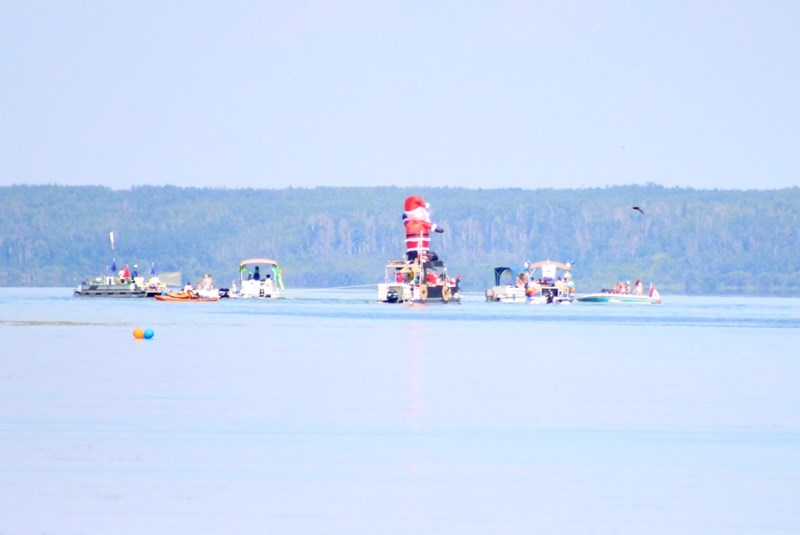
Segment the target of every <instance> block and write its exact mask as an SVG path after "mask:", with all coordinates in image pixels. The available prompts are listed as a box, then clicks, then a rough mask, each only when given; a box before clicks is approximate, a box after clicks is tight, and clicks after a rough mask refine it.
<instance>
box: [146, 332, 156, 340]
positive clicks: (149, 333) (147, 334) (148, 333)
mask: <svg viewBox="0 0 800 535" xmlns="http://www.w3.org/2000/svg"><path fill="white" fill-rule="evenodd" d="M154 334H156V333H154V332H153V329H145V330H144V338H145V340H150V339H151V338H152V337H153V335H154Z"/></svg>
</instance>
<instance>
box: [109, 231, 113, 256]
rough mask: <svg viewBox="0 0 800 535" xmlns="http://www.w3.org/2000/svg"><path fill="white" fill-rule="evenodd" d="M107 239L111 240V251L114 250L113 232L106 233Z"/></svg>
mask: <svg viewBox="0 0 800 535" xmlns="http://www.w3.org/2000/svg"><path fill="white" fill-rule="evenodd" d="M108 238H109V239H110V240H111V250H112V251H113V250H114V231H113V230H112V231H111V232H109V233H108Z"/></svg>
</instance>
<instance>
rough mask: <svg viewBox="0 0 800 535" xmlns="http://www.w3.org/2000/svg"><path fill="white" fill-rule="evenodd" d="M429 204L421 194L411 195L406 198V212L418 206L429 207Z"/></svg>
mask: <svg viewBox="0 0 800 535" xmlns="http://www.w3.org/2000/svg"><path fill="white" fill-rule="evenodd" d="M428 207H429V205H428V203H426V202H425V201H424V200H422V197H420V196H419V195H411V196H410V197H407V198H406V204H405V210H406V212H410V211H411V210H415V209H417V208H428Z"/></svg>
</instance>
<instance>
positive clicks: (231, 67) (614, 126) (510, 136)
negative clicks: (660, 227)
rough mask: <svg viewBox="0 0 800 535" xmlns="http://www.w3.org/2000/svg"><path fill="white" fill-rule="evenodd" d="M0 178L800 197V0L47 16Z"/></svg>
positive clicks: (117, 6)
mask: <svg viewBox="0 0 800 535" xmlns="http://www.w3.org/2000/svg"><path fill="white" fill-rule="evenodd" d="M3 15H4V16H3V17H2V19H0V30H1V31H0V44H2V47H3V50H4V54H3V57H2V58H0V73H2V75H3V79H5V80H6V83H5V84H3V86H2V88H0V95H2V98H0V112H1V113H2V116H3V127H2V129H0V185H11V184H56V185H68V186H69V185H102V186H107V187H111V188H114V189H130V188H131V187H136V186H146V185H175V186H178V187H190V186H196V187H209V188H222V187H226V188H229V189H242V188H259V189H261V188H266V189H284V188H288V187H297V188H313V187H326V186H344V187H369V186H398V187H406V186H410V187H423V186H427V187H435V186H448V187H465V188H470V189H478V188H482V189H495V188H522V189H541V188H557V189H576V188H594V187H606V186H626V185H646V184H657V185H662V186H664V187H682V188H693V189H735V190H750V189H781V188H787V187H794V186H796V185H797V177H798V176H800V151H798V150H797V135H796V125H797V124H799V123H800V106H798V105H797V103H796V95H797V94H800V80H799V79H798V76H797V74H796V73H797V72H800V70H799V69H798V66H799V65H798V63H800V61H799V60H798V58H797V55H796V53H795V51H796V50H797V49H798V48H800V46H799V45H800V4H798V3H796V2H790V1H788V0H778V1H773V2H768V3H759V2H753V1H744V2H738V3H731V2H726V1H722V0H710V1H707V2H702V3H698V2H687V1H677V2H670V3H666V4H660V3H635V2H634V3H629V2H621V1H611V2H603V3H593V2H580V1H568V2H558V3H556V4H553V3H545V2H518V1H504V2H487V3H474V4H463V3H458V2H450V1H446V2H438V3H433V4H430V3H423V2H407V3H402V4H392V3H371V2H360V1H334V2H318V1H298V2H291V3H276V2H267V3H249V2H234V3H232V4H226V5H216V4H205V3H203V4H193V3H188V2H187V3H182V2H175V3H167V4H163V3H156V2H152V1H145V2H139V3H136V4H133V3H125V2H122V3H104V2H97V1H89V2H84V3H80V4H58V3H32V2H19V1H12V2H10V3H8V4H6V5H5V6H4V10H3Z"/></svg>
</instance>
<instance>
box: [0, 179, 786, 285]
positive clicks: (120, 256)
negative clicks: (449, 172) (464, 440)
mask: <svg viewBox="0 0 800 535" xmlns="http://www.w3.org/2000/svg"><path fill="white" fill-rule="evenodd" d="M411 194H419V195H422V196H423V197H424V198H425V200H426V201H428V202H429V203H430V204H431V211H432V219H433V221H434V222H436V223H438V224H440V225H441V226H442V227H444V229H445V233H444V234H435V235H434V236H433V245H432V249H433V250H435V251H436V252H437V253H438V254H439V256H440V257H441V258H442V259H443V260H445V261H446V262H447V264H448V267H449V270H450V274H451V275H456V274H460V275H461V276H462V287H463V288H464V289H465V290H466V291H477V292H482V291H483V290H484V289H486V288H487V287H489V286H491V285H492V283H493V268H494V267H495V266H501V265H502V266H510V267H512V268H513V269H515V270H518V269H521V268H522V264H523V263H524V262H525V261H526V260H529V261H537V260H545V259H551V260H557V261H561V262H567V261H570V262H572V263H573V264H574V277H575V281H576V284H577V291H578V292H589V291H595V290H599V289H600V288H603V287H609V286H611V285H613V284H615V283H616V282H617V281H625V280H634V279H635V278H641V279H642V280H643V281H644V282H645V285H647V284H649V283H650V282H654V283H656V285H657V286H658V287H659V290H660V291H661V293H662V295H667V294H670V293H673V294H689V295H692V294H706V295H730V294H745V295H792V296H797V295H799V294H800V272H798V269H797V266H798V265H799V264H800V249H799V248H798V244H800V241H799V239H798V238H800V230H798V229H800V188H788V189H781V190H748V191H740V190H694V189H687V188H665V187H662V186H658V185H653V184H650V185H645V186H615V187H605V188H586V189H571V190H556V189H539V190H524V189H478V190H474V189H465V188H442V187H438V188H400V187H374V188H352V187H348V188H331V187H325V188H288V189H279V190H272V189H208V188H178V187H174V186H163V187H156V186H145V187H136V188H133V189H131V190H122V191H120V190H112V189H109V188H105V187H100V186H90V187H73V186H55V185H50V186H24V185H16V186H4V187H0V202H2V210H0V285H2V286H73V285H76V284H77V283H78V282H80V281H81V280H82V279H84V278H87V277H93V276H97V275H100V274H103V273H107V272H108V270H109V266H110V264H111V262H112V260H114V261H115V262H116V264H117V265H120V266H121V265H123V264H126V263H127V264H129V265H131V266H132V265H133V264H134V263H138V264H139V266H140V271H141V272H145V273H146V272H147V271H148V270H149V269H150V266H151V263H155V265H156V269H157V271H158V272H167V271H179V272H181V273H182V274H183V277H184V279H185V280H191V281H196V280H197V279H199V278H200V277H202V275H203V274H204V273H212V274H213V275H214V276H215V278H216V280H217V282H218V284H219V285H226V283H229V281H230V280H232V279H233V278H235V277H236V276H237V273H238V271H237V267H238V263H239V261H241V260H242V259H245V258H248V257H258V256H264V257H270V258H274V259H275V260H277V261H278V262H279V263H280V264H281V266H282V268H283V271H284V280H285V283H286V285H287V287H290V288H291V287H295V288H328V287H342V286H360V285H369V284H375V283H377V282H379V281H381V280H382V278H383V267H384V264H385V263H386V261H387V260H393V259H400V258H401V257H402V254H403V252H404V237H405V236H404V230H403V225H402V219H401V216H402V213H403V201H404V199H405V197H407V196H408V195H411ZM634 205H636V206H640V207H641V208H642V210H643V211H644V214H642V213H639V212H637V211H635V210H633V209H632V206H634ZM111 231H113V232H114V233H115V236H116V240H115V247H114V250H113V251H112V250H111V245H110V243H109V232H111Z"/></svg>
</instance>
